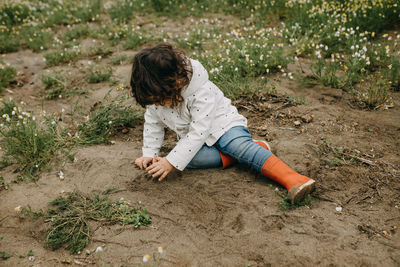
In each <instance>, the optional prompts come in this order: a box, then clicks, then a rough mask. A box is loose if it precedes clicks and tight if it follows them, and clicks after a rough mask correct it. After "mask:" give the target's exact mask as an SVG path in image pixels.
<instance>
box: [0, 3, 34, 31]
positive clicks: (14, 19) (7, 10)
mask: <svg viewBox="0 0 400 267" xmlns="http://www.w3.org/2000/svg"><path fill="white" fill-rule="evenodd" d="M30 15H31V12H30V10H29V7H28V6H27V5H25V4H22V3H10V4H9V3H6V4H3V5H1V6H0V25H4V26H7V27H9V28H11V27H12V26H16V25H21V24H23V23H24V22H25V21H26V20H27V19H28V18H29V17H30Z"/></svg>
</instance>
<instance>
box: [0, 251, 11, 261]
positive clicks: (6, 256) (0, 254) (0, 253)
mask: <svg viewBox="0 0 400 267" xmlns="http://www.w3.org/2000/svg"><path fill="white" fill-rule="evenodd" d="M9 258H11V254H10V253H8V252H6V251H0V259H2V260H7V259H9Z"/></svg>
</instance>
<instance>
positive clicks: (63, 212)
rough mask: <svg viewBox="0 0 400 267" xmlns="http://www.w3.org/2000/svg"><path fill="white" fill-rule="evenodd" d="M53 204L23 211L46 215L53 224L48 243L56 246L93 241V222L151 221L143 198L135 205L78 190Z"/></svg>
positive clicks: (82, 245)
mask: <svg viewBox="0 0 400 267" xmlns="http://www.w3.org/2000/svg"><path fill="white" fill-rule="evenodd" d="M49 204H50V206H51V207H49V208H48V209H47V210H46V211H39V212H34V211H32V210H31V208H30V207H27V208H22V211H21V213H22V214H23V215H25V216H29V217H33V218H34V219H38V218H41V217H43V218H44V219H45V222H47V224H48V225H49V227H48V229H47V231H46V238H45V247H46V248H50V249H52V250H55V249H58V248H60V247H63V246H65V248H66V249H67V250H70V251H71V252H72V253H78V252H80V251H82V250H83V249H84V248H85V247H86V246H87V245H88V244H89V242H90V237H91V235H92V233H93V230H92V228H91V227H90V224H91V222H99V223H107V224H116V223H119V224H121V225H126V224H130V225H132V226H133V227H134V228H139V227H140V226H147V225H149V224H150V223H151V217H150V215H149V214H148V213H147V210H146V209H145V208H142V207H141V203H140V202H138V203H137V205H136V207H133V206H131V204H130V203H129V202H128V201H126V200H124V199H122V198H121V199H120V200H119V201H116V202H113V201H111V200H110V199H109V198H108V197H107V196H104V195H98V194H84V193H81V192H78V191H74V192H72V193H68V194H67V196H65V197H63V196H61V197H58V198H56V199H54V200H52V201H51V202H50V203H49Z"/></svg>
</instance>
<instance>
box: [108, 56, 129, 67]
mask: <svg viewBox="0 0 400 267" xmlns="http://www.w3.org/2000/svg"><path fill="white" fill-rule="evenodd" d="M126 59H127V56H126V55H125V54H119V55H116V56H113V57H112V58H111V64H113V65H122V63H123V62H124V61H125V60H126Z"/></svg>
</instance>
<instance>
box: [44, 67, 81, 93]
mask: <svg viewBox="0 0 400 267" xmlns="http://www.w3.org/2000/svg"><path fill="white" fill-rule="evenodd" d="M40 79H41V81H42V83H43V86H44V89H45V93H44V97H45V98H46V99H56V98H62V97H67V98H68V97H71V96H74V95H83V94H86V93H87V90H81V89H80V88H79V87H78V86H73V85H72V84H71V81H70V80H69V79H68V78H67V77H66V76H65V74H64V75H63V74H61V73H60V72H45V73H43V74H42V75H41V76H40Z"/></svg>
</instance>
